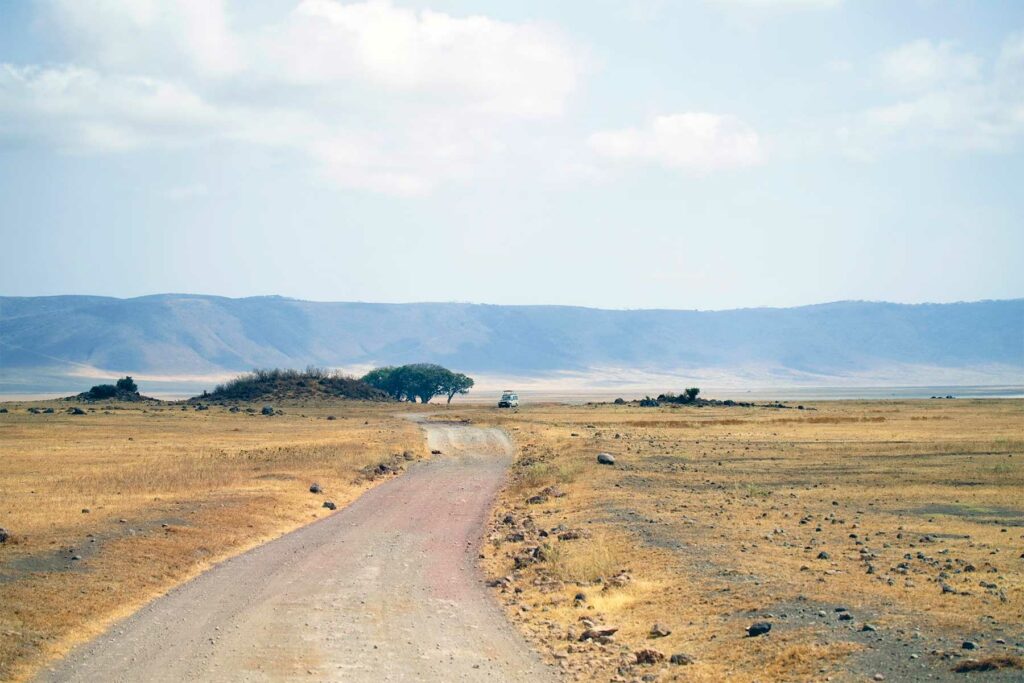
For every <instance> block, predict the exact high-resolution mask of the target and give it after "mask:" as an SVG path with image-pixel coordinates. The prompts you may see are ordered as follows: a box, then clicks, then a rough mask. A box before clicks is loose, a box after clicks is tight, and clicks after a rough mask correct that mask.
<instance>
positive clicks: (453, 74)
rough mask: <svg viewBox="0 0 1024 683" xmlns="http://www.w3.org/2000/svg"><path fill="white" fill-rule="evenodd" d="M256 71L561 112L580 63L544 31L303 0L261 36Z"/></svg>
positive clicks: (379, 5)
mask: <svg viewBox="0 0 1024 683" xmlns="http://www.w3.org/2000/svg"><path fill="white" fill-rule="evenodd" d="M260 44H261V47H262V48H263V49H262V50H261V52H262V53H263V54H265V55H266V56H267V57H268V59H269V63H267V64H266V65H265V69H264V72H265V73H271V74H273V75H274V76H276V77H278V78H280V79H282V80H284V81H288V82H293V83H302V84H308V85H321V84H330V83H339V82H344V81H352V80H356V81H361V82H364V83H369V84H372V85H376V86H380V87H384V88H387V89H391V90H397V91H413V92H428V93H436V94H439V95H444V96H449V97H453V98H456V99H459V100H463V101H464V102H465V103H466V104H467V105H468V106H470V107H472V108H473V109H475V110H478V111H482V112H487V113H495V114H505V115H510V116H521V117H526V118H540V117H546V116H556V115H559V114H561V113H562V111H563V110H564V107H565V103H566V100H567V98H568V97H569V95H570V94H571V93H572V91H573V89H574V87H575V83H576V80H577V78H578V76H579V71H580V67H581V61H580V59H579V58H578V57H577V56H576V55H575V54H574V53H573V52H572V51H571V50H570V49H569V48H568V46H566V45H565V44H563V41H562V39H560V38H559V37H558V36H556V35H554V34H553V33H552V32H550V31H548V30H546V29H543V28H541V27H539V26H534V25H530V24H512V23H507V22H501V21H495V20H493V19H488V18H487V17H482V16H471V17H464V18H456V17H452V16H449V15H447V14H442V13H440V12H432V11H421V12H416V11H413V10H409V9H402V8H397V7H394V6H393V5H392V4H391V3H390V2H384V1H381V0H372V1H370V2H365V3H360V4H342V3H340V2H337V1H336V0H305V1H304V2H302V3H301V4H300V5H299V6H298V7H297V8H296V9H295V10H294V11H293V12H292V13H291V15H290V16H289V17H288V20H287V21H286V22H285V23H284V24H283V25H282V26H280V27H275V29H274V30H273V31H272V32H271V33H270V34H268V35H266V36H264V38H263V40H262V41H260Z"/></svg>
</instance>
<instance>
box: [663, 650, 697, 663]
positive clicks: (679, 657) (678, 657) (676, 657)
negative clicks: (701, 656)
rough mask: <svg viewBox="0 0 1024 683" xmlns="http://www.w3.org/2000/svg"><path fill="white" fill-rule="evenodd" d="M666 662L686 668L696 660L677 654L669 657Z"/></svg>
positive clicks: (683, 654) (680, 653)
mask: <svg viewBox="0 0 1024 683" xmlns="http://www.w3.org/2000/svg"><path fill="white" fill-rule="evenodd" d="M668 661H669V662H671V663H672V664H677V665H679V666H686V665H688V664H693V663H694V662H695V661H696V660H695V659H694V658H693V657H691V656H690V655H688V654H685V653H683V652H677V653H676V654H674V655H672V656H671V657H669V659H668Z"/></svg>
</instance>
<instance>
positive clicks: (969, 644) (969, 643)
mask: <svg viewBox="0 0 1024 683" xmlns="http://www.w3.org/2000/svg"><path fill="white" fill-rule="evenodd" d="M960 647H961V648H963V649H964V650H977V649H978V644H977V643H976V642H974V641H973V640H965V641H964V642H963V644H962V645H961V646H960Z"/></svg>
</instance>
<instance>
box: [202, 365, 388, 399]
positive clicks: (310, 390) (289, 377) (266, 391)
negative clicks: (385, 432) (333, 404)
mask: <svg viewBox="0 0 1024 683" xmlns="http://www.w3.org/2000/svg"><path fill="white" fill-rule="evenodd" d="M296 398H310V399H312V398H348V399H359V400H366V401H385V400H387V398H388V396H387V395H386V394H385V393H384V392H382V391H380V390H379V389H376V388H374V387H372V386H370V385H368V384H366V383H365V382H362V381H360V380H358V379H355V378H354V377H349V376H347V375H344V374H342V373H339V372H333V371H330V370H325V369H323V368H317V367H313V366H310V367H307V368H306V369H305V370H282V369H278V368H274V369H269V370H253V371H252V372H250V373H247V374H244V375H240V376H238V377H236V378H235V379H233V380H231V381H229V382H225V383H224V384H219V385H217V387H216V388H215V389H214V390H213V391H212V392H211V393H208V394H204V395H203V396H201V397H198V398H197V399H196V400H199V401H215V402H216V401H266V400H277V401H280V400H290V399H296Z"/></svg>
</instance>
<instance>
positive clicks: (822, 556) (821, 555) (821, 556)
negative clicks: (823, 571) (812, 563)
mask: <svg viewBox="0 0 1024 683" xmlns="http://www.w3.org/2000/svg"><path fill="white" fill-rule="evenodd" d="M830 557H831V555H829V554H828V553H827V552H825V551H824V550H822V551H821V552H820V553H818V559H819V560H827V559H829V558H830Z"/></svg>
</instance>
